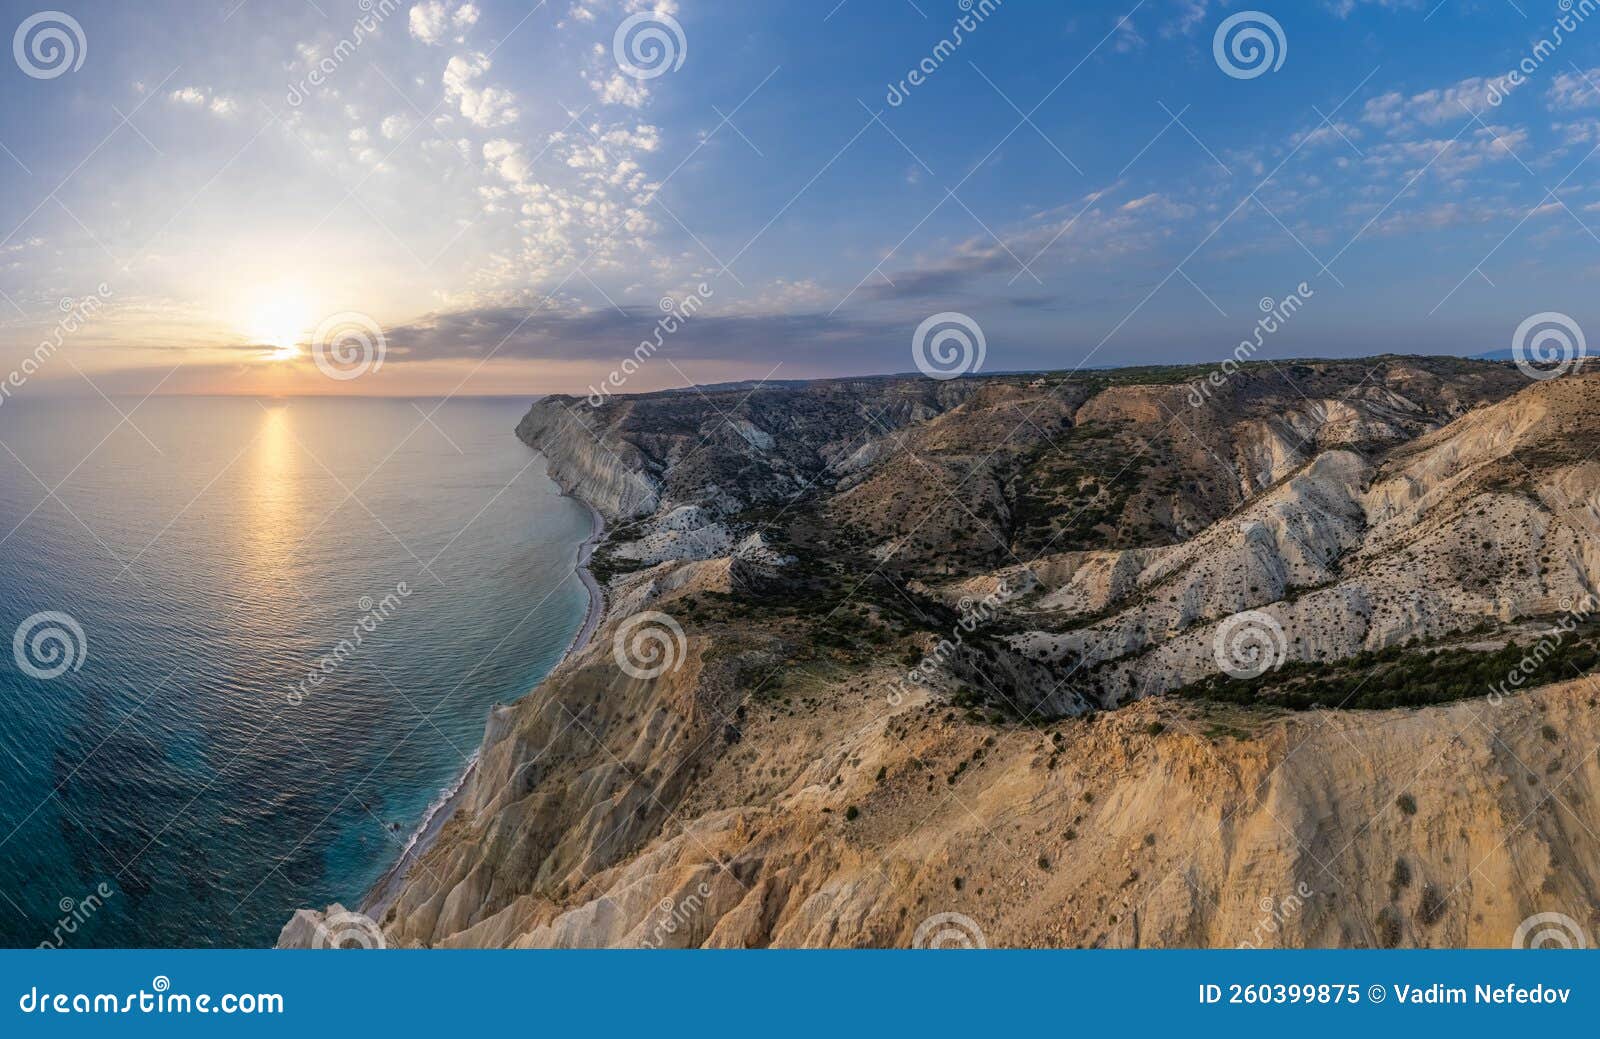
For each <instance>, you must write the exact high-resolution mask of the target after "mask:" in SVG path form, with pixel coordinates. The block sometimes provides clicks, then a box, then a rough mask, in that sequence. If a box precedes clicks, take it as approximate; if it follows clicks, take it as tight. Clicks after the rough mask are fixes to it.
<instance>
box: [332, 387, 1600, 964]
mask: <svg viewBox="0 0 1600 1039" xmlns="http://www.w3.org/2000/svg"><path fill="white" fill-rule="evenodd" d="M1275 367H1276V366H1272V367H1268V366H1260V367H1257V368H1253V369H1250V370H1248V371H1247V372H1245V373H1242V374H1241V376H1240V377H1239V378H1237V379H1236V380H1235V381H1234V382H1231V383H1229V384H1228V385H1227V386H1225V387H1223V388H1222V390H1221V392H1220V393H1219V394H1218V395H1217V396H1216V397H1214V398H1212V399H1208V400H1206V401H1205V402H1204V406H1202V407H1196V406H1194V405H1193V404H1192V403H1190V402H1188V401H1187V400H1186V397H1187V396H1189V394H1188V392H1187V390H1186V388H1185V385H1184V381H1183V379H1182V378H1174V377H1173V373H1170V372H1164V371H1163V372H1150V373H1142V372H1141V373H1106V374H1100V373H1096V374H1094V375H1093V376H1084V377H1068V378H1060V379H1057V378H1053V377H1048V376H1046V377H995V378H991V379H973V380H960V381H958V382H956V383H953V384H936V383H933V382H931V381H929V380H920V379H884V380H856V381H844V382H834V383H814V384H805V385H803V386H785V387H782V388H777V389H771V390H756V391H754V392H751V391H750V390H749V388H747V387H746V388H740V389H739V390H737V391H726V392H723V391H708V392H706V393H699V392H698V391H685V392H683V393H676V394H652V395H644V396H640V397H633V398H622V399H618V400H614V401H610V402H607V403H606V404H604V405H603V406H602V407H600V408H598V409H591V408H589V406H588V405H587V403H585V402H582V401H576V400H573V399H570V398H548V399H546V400H544V401H541V402H539V403H538V404H536V405H535V406H534V408H533V409H532V410H531V411H530V413H529V415H528V417H527V418H525V419H524V421H523V423H522V424H521V425H520V426H519V428H518V435H519V436H522V438H523V439H524V440H525V441H527V442H528V443H530V444H531V445H533V446H535V447H536V448H538V449H539V450H541V451H543V452H545V453H546V454H547V455H548V456H549V458H550V461H551V464H550V472H551V474H552V476H553V477H554V478H555V479H556V480H557V481H558V482H559V483H561V485H562V486H563V487H564V488H565V489H567V490H568V491H569V492H571V493H575V494H578V495H579V496H581V497H585V498H586V499H589V500H591V501H593V502H594V503H595V504H596V506H597V507H598V508H600V509H601V511H602V512H604V513H605V514H606V515H607V517H608V518H609V519H610V520H612V522H613V523H614V529H613V530H612V531H611V532H610V538H609V540H608V542H607V544H606V545H605V546H604V547H603V548H602V550H601V551H600V552H599V553H598V554H597V561H596V565H597V572H598V573H599V575H600V576H601V577H602V578H603V579H604V580H605V581H606V582H607V598H608V610H607V613H606V616H605V618H604V621H603V623H602V625H601V627H600V629H599V631H598V632H597V634H596V636H595V639H594V641H593V642H592V643H591V644H590V645H589V646H588V647H587V648H586V649H584V650H583V651H582V652H581V653H579V654H577V655H575V656H574V657H572V658H571V659H569V660H568V661H566V662H564V663H563V664H562V666H561V667H560V668H558V669H557V671H556V672H554V673H553V674H552V675H551V676H550V678H548V679H547V680H546V681H545V682H544V683H543V684H542V685H541V686H540V687H539V688H538V689H536V690H534V691H533V692H532V693H530V694H529V695H528V696H527V697H525V698H523V699H522V700H520V701H518V702H517V703H516V704H514V705H511V706H508V707H504V708H501V709H499V710H497V711H496V712H495V714H494V716H493V718H492V719H491V720H490V723H489V726H488V731H487V733H486V736H485V740H484V745H483V749H482V753H481V760H480V765H479V768H478V770H477V772H476V774H475V776H474V779H473V781H472V783H471V785H470V787H469V788H468V789H467V790H466V791H465V792H464V797H463V803H462V806H461V808H460V809H459V810H458V811H457V812H456V814H455V815H454V816H453V817H452V818H451V820H450V821H449V823H448V824H447V825H446V826H445V828H444V830H443V832H442V833H441V834H440V836H439V839H438V841H437V843H436V844H435V845H434V847H433V848H432V849H431V850H430V851H429V852H428V853H427V854H426V855H424V856H423V857H422V859H421V860H420V861H419V863H418V864H417V865H416V866H415V867H414V868H413V869H412V870H411V872H410V875H409V877H408V879H407V881H406V883H405V884H404V886H403V888H402V890H401V891H400V893H399V896H398V898H397V899H396V901H395V903H394V904H393V906H392V907H391V908H390V909H389V910H388V912H387V913H386V915H385V917H384V919H383V920H382V921H381V924H382V927H383V929H384V932H385V934H386V936H387V940H388V941H389V943H390V944H392V945H430V946H432V945H445V946H530V947H534V946H537V947H543V946H597V945H630V946H638V945H644V946H662V945H671V946H686V945H708V946H754V945H834V946H848V945H874V946H876V945H891V946H892V945H907V944H911V943H912V942H913V941H914V940H915V939H916V935H917V931H918V928H919V927H920V926H921V925H922V924H923V923H924V922H925V921H927V920H929V919H931V918H935V917H939V916H940V914H952V913H953V914H960V917H961V920H962V923H961V926H963V927H966V926H969V925H970V926H971V927H973V928H976V929H977V930H979V931H981V932H982V935H983V939H984V940H985V941H986V942H987V943H988V944H990V945H1066V946H1073V945H1111V946H1154V945H1165V946H1171V945H1234V944H1239V943H1251V944H1256V945H1290V946H1294V945H1398V944H1404V945H1490V946H1499V945H1504V944H1506V943H1508V942H1509V941H1510V940H1511V936H1512V933H1513V932H1514V931H1515V928H1516V925H1517V923H1518V922H1520V921H1521V920H1522V919H1524V918H1525V917H1527V916H1529V915H1530V914H1532V913H1535V912H1545V911H1555V912H1562V913H1565V914H1566V915H1569V916H1573V917H1575V918H1577V919H1579V920H1580V921H1581V922H1582V923H1583V924H1584V925H1585V926H1589V927H1591V928H1592V926H1593V924H1594V923H1595V919H1594V917H1593V915H1592V912H1593V911H1592V910H1591V909H1590V908H1589V907H1591V906H1593V905H1594V904H1595V899H1594V897H1593V895H1594V892H1595V891H1596V890H1597V884H1600V838H1596V836H1595V834H1596V832H1600V817H1597V813H1600V801H1597V797H1600V765H1597V763H1596V761H1595V758H1594V755H1593V753H1592V748H1593V747H1594V746H1596V745H1597V744H1600V710H1597V709H1596V692H1597V690H1596V689H1595V688H1593V683H1592V682H1591V680H1590V679H1588V678H1587V676H1586V675H1587V671H1588V669H1589V668H1590V667H1592V666H1593V664H1594V662H1595V660H1594V658H1595V655H1596V653H1600V649H1596V648H1595V641H1596V634H1595V633H1594V632H1593V631H1592V630H1591V628H1590V627H1589V626H1587V617H1586V616H1580V617H1578V623H1576V624H1575V625H1574V627H1573V628H1571V629H1562V628H1552V627H1551V626H1550V621H1551V617H1552V615H1553V614H1555V613H1557V612H1559V611H1560V610H1561V609H1562V597H1563V596H1565V597H1566V603H1565V605H1566V608H1567V609H1568V611H1569V612H1571V611H1572V609H1573V607H1574V604H1575V602H1576V601H1577V599H1576V598H1574V597H1578V596H1581V595H1583V594H1586V592H1588V591H1592V590H1593V584H1592V581H1593V577H1592V575H1593V574H1595V573H1597V572H1600V570H1597V569H1596V568H1595V567H1594V565H1593V560H1594V559H1595V545H1596V542H1597V537H1600V527H1595V528H1593V529H1591V528H1590V526H1588V525H1587V524H1586V519H1585V517H1586V516H1590V517H1591V518H1593V517H1596V516H1600V507H1597V504H1596V502H1597V499H1596V498H1595V492H1596V491H1597V490H1600V485H1596V484H1595V483H1594V481H1593V479H1592V478H1591V469H1592V468H1594V467H1592V466H1591V465H1590V464H1589V463H1587V462H1586V461H1585V451H1586V450H1588V448H1589V447H1591V446H1593V445H1588V444H1587V441H1585V440H1584V439H1583V435H1582V434H1583V430H1585V429H1591V428H1600V424H1597V423H1596V422H1594V421H1593V419H1594V418H1595V416H1592V415H1591V414H1590V411H1591V409H1592V408H1593V405H1592V404H1591V403H1590V401H1591V400H1594V399H1595V398H1597V397H1600V392H1597V391H1600V386H1596V385H1595V382H1594V380H1593V379H1592V378H1591V377H1588V376H1582V377H1575V378H1567V379H1562V380H1558V381H1556V382H1553V383H1550V384H1544V385H1539V386H1534V387H1532V388H1531V389H1526V388H1525V387H1526V386H1527V383H1526V380H1524V379H1522V377H1521V376H1519V375H1517V373H1515V372H1514V371H1512V370H1510V369H1508V368H1505V367H1503V366H1496V365H1487V364H1469V363H1464V362H1453V361H1443V360H1429V359H1418V358H1382V359H1377V360H1374V361H1367V362H1359V363H1339V362H1307V363H1305V364H1298V365H1291V366H1288V368H1287V369H1279V370H1277V371H1274V370H1272V368H1275ZM1519 390H1521V391H1522V392H1521V393H1517V391H1519ZM1513 394H1517V395H1516V396H1513ZM1517 473H1520V474H1521V475H1515V478H1513V476H1514V474H1517ZM591 493H592V494H593V495H595V496H596V497H593V498H591V497H590V495H591ZM1585 510H1588V511H1587V512H1586V511H1585ZM1408 532H1409V533H1408ZM1491 541H1492V542H1493V549H1492V551H1491V549H1489V548H1486V547H1485V544H1484V543H1485V542H1491ZM1502 564H1503V565H1502ZM1485 577H1487V579H1488V582H1489V584H1490V585H1491V586H1493V587H1490V588H1488V589H1485V588H1482V587H1480V582H1482V581H1483V580H1484V579H1485ZM1497 593H1501V597H1500V598H1499V599H1496V598H1495V595H1496V594H1497ZM1442 609H1449V610H1451V611H1455V612H1453V613H1450V614H1448V615H1441V614H1438V613H1437V612H1436V611H1439V610H1442ZM1238 611H1247V612H1250V611H1254V612H1260V613H1266V614H1267V615H1268V616H1271V617H1273V618H1274V619H1275V622H1276V623H1280V624H1282V625H1285V626H1286V627H1285V634H1284V640H1283V644H1282V645H1281V647H1278V649H1277V652H1279V653H1280V654H1281V659H1279V660H1278V661H1277V663H1278V665H1279V666H1280V667H1282V668H1283V670H1281V671H1278V670H1276V669H1272V668H1269V669H1267V670H1266V673H1265V674H1263V675H1258V676H1257V677H1254V678H1250V679H1245V680H1241V679H1235V678H1233V677H1231V676H1228V675H1223V676H1220V677H1219V676H1218V674H1217V671H1218V663H1217V661H1218V659H1219V658H1218V653H1217V652H1216V647H1217V645H1218V642H1217V631H1216V629H1217V627H1218V626H1219V625H1220V624H1221V623H1222V622H1223V621H1225V620H1227V619H1228V618H1229V617H1230V616H1231V615H1233V614H1236V613H1237V612H1238ZM1340 611H1344V612H1340ZM1351 611H1354V612H1351ZM1358 614H1359V615H1360V616H1361V618H1362V620H1361V624H1360V626H1359V627H1360V632H1359V634H1348V632H1354V631H1356V627H1355V626H1353V622H1350V621H1347V620H1345V619H1343V618H1345V617H1347V616H1355V615H1358ZM1388 616H1393V617H1395V618H1409V620H1406V621H1404V622H1400V621H1396V622H1388V621H1383V620H1382V619H1381V618H1383V617H1388ZM1375 631H1383V632H1386V634H1384V635H1382V637H1379V638H1376V644H1378V645H1381V646H1384V647H1386V648H1385V651H1384V654H1383V655H1382V657H1381V659H1380V658H1378V657H1374V658H1373V659H1372V660H1370V661H1369V660H1367V658H1366V656H1363V654H1367V653H1368V649H1367V647H1368V646H1369V641H1370V640H1372V639H1373V638H1374V636H1373V634H1372V633H1373V632H1375ZM1424 634H1426V635H1428V636H1430V637H1429V638H1426V639H1425V638H1419V637H1418V636H1419V635H1424ZM1402 642H1404V643H1405V646H1402V645H1401V643H1402ZM1508 642H1510V643H1511V645H1509V646H1508V645H1507V643H1508ZM1306 647H1314V648H1311V649H1307V648H1306ZM1319 650H1320V653H1321V655H1320V656H1319V655H1318V651H1319ZM1097 654H1098V655H1097ZM1369 655H1370V654H1369ZM1535 655H1537V656H1538V659H1539V662H1540V668H1543V670H1540V669H1533V670H1530V671H1529V674H1530V675H1534V676H1537V682H1535V681H1526V682H1522V681H1519V682H1518V683H1516V685H1517V687H1518V688H1528V687H1530V686H1532V685H1534V684H1540V683H1543V688H1540V689H1538V690H1537V691H1534V692H1531V693H1525V694H1523V695H1515V696H1506V695H1504V692H1503V689H1502V691H1499V692H1497V691H1496V690H1495V688H1494V687H1493V685H1492V684H1491V683H1488V682H1483V681H1480V679H1479V676H1480V674H1491V673H1493V672H1494V671H1495V669H1496V668H1498V669H1500V671H1501V673H1502V674H1503V673H1504V671H1505V669H1506V668H1512V669H1515V668H1517V667H1518V665H1519V658H1520V657H1523V656H1528V657H1532V656H1535ZM1464 660H1465V661H1468V662H1469V663H1467V664H1463V663H1462V661H1464ZM1324 661H1326V663H1323V662H1324ZM1364 661H1365V662H1364ZM1334 665H1337V666H1334ZM1558 667H1559V668H1560V669H1563V670H1559V671H1555V672H1554V673H1552V669H1556V668H1558ZM1318 668H1324V669H1325V670H1327V673H1328V674H1336V675H1340V676H1342V675H1343V672H1340V671H1339V670H1338V669H1339V668H1354V669H1357V670H1356V671H1353V672H1352V673H1351V675H1350V682H1349V684H1348V686H1343V687H1339V689H1340V693H1339V695H1338V696H1332V695H1330V693H1329V682H1328V681H1324V679H1323V678H1322V677H1319V676H1321V675H1322V674H1323V671H1319V670H1318ZM1404 668H1420V669H1421V671H1420V672H1418V673H1419V674H1422V676H1423V677H1422V678H1419V679H1418V680H1417V682H1416V683H1415V684H1416V685H1417V687H1418V689H1419V690H1421V691H1423V692H1426V694H1427V695H1425V696H1421V699H1419V700H1416V701H1410V700H1407V701H1402V702H1424V703H1426V702H1434V701H1445V700H1448V701H1454V702H1448V703H1442V704H1441V705H1439V706H1431V707H1425V708H1421V709H1405V710H1381V711H1357V710H1331V709H1326V708H1316V709H1311V710H1296V711H1291V710H1286V709H1285V707H1287V706H1297V707H1305V706H1307V704H1308V703H1310V702H1313V700H1315V702H1318V703H1325V704H1328V705H1329V706H1330V707H1331V706H1334V705H1337V704H1339V703H1342V702H1345V699H1346V697H1345V696H1344V693H1345V692H1346V691H1348V692H1349V697H1348V698H1349V699H1353V700H1354V701H1356V702H1365V697H1366V695H1367V693H1366V692H1365V691H1363V686H1365V685H1366V684H1367V683H1368V682H1371V683H1372V685H1373V687H1374V688H1376V687H1378V686H1383V687H1385V688H1388V687H1389V686H1391V685H1394V684H1395V682H1394V675H1393V674H1391V672H1392V671H1394V670H1395V669H1404ZM1430 669H1431V670H1430ZM1438 672H1443V673H1448V674H1450V675H1452V676H1454V677H1453V678H1452V680H1451V681H1444V680H1442V679H1439V678H1438V675H1437V674H1436V673H1438ZM1409 674H1411V672H1403V673H1402V674H1401V680H1400V682H1399V685H1400V686H1402V687H1406V688H1409V687H1408V686H1406V683H1407V682H1408V681H1410V679H1409V678H1408V677H1407V675H1409ZM1152 678H1153V679H1154V680H1153V681H1152V680H1151V679H1152ZM1561 678H1567V679H1571V680H1570V681H1564V682H1563V681H1555V679H1561ZM1208 682H1210V683H1212V684H1210V685H1207V683H1208ZM1318 682H1321V683H1322V684H1320V685H1318V684H1316V683H1318ZM1386 683H1387V685H1386ZM1452 683H1453V684H1452ZM1552 683H1553V684H1552ZM1503 684H1504V683H1502V686H1503ZM1164 689H1165V690H1174V689H1176V690H1178V691H1179V692H1180V693H1181V698H1173V697H1170V696H1149V697H1148V698H1145V699H1139V697H1140V696H1141V695H1144V694H1149V693H1153V692H1159V691H1161V690H1164ZM1419 695H1421V693H1420V692H1419ZM1230 700H1238V701H1240V702H1239V703H1234V702H1230ZM1111 708H1116V709H1111ZM302 923H304V921H302Z"/></svg>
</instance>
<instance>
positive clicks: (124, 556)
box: [0, 397, 589, 947]
mask: <svg viewBox="0 0 1600 1039" xmlns="http://www.w3.org/2000/svg"><path fill="white" fill-rule="evenodd" d="M435 403H436V402H435V401H429V400H416V401H410V400H361V399H353V398H339V399H308V398H292V399H285V400H260V401H257V400H254V399H244V398H152V399H151V400H149V401H148V402H146V403H144V404H143V406H141V407H139V408H138V410H137V412H135V413H133V414H132V417H131V424H129V423H123V421H122V416H121V415H120V414H119V413H118V409H121V410H122V411H124V412H126V411H128V410H129V409H131V408H133V407H134V406H135V405H136V404H138V401H137V400H129V399H122V398H118V399H116V400H115V401H114V402H112V403H108V402H107V401H105V400H102V399H99V398H94V399H85V400H70V401H61V400H46V399H43V398H35V399H29V398H26V397H23V398H20V399H12V400H9V401H6V402H5V403H4V404H3V406H0V445H3V447H0V538H3V539H4V540H3V543H0V944H4V945H8V946H33V945H37V944H39V943H40V942H42V941H46V940H51V941H54V940H55V938H56V935H57V931H58V927H59V924H60V921H61V920H62V919H63V918H83V919H82V922H81V923H75V924H74V925H73V926H74V927H75V928H76V929H75V931H72V932H71V933H68V932H66V931H62V932H61V936H62V938H63V939H64V944H66V945H68V946H79V947H89V946H169V945H180V946H237V945H269V944H271V943H272V942H273V941H274V940H275V939H276V937H277V932H278V929H279V928H280V927H281V926H282V925H283V923H284V922H285V920H287V918H288V916H289V913H290V912H291V911H292V910H293V909H294V908H295V907H297V906H318V907H321V906H323V905H326V904H327V903H329V902H331V901H335V900H340V901H343V902H344V903H345V904H346V905H350V906H352V907H353V906H354V905H355V903H356V902H357V901H358V900H359V899H360V897H361V896H362V895H363V894H364V893H365V892H366V890H367V889H368V888H369V887H370V886H371V885H372V884H373V883H374V882H375V881H376V880H377V878H378V877H379V876H381V875H382V873H383V872H384V870H385V869H386V868H387V867H388V866H389V865H390V864H391V863H393V862H394V861H395V860H396V858H397V857H398V855H399V853H400V850H401V848H402V846H403V845H404V843H405V841H406V840H407V839H408V838H409V837H410V835H411V834H412V832H413V830H414V829H415V827H416V826H417V824H418V823H419V822H420V821H421V819H422V817H423V816H424V815H425V813H426V812H427V809H428V807H429V805H430V804H431V803H432V802H433V801H434V800H435V798H437V797H438V795H439V794H440V792H441V790H442V789H444V788H445V787H446V786H448V785H449V784H450V783H451V782H452V781H453V780H454V779H455V778H456V777H457V776H458V775H459V773H460V772H461V770H462V769H463V768H464V767H465V765H466V763H467V760H468V758H469V756H470V755H471V754H472V753H473V751H474V750H475V749H476V747H477V744H478V741H479V738H480V737H481V735H482V732H483V724H484V720H485V718H486V716H487V713H488V710H489V708H490V705H492V704H494V703H496V702H503V701H508V700H512V699H515V698H516V697H518V696H520V695H522V694H523V693H525V692H526V691H527V690H528V689H529V688H531V687H532V686H533V685H534V684H535V683H536V682H537V681H538V680H539V679H540V678H542V677H543V676H544V674H545V673H546V672H547V671H548V670H549V669H550V668H551V667H553V666H554V665H555V663H556V662H557V661H558V660H559V658H560V656H561V654H562V652H563V651H564V650H565V649H566V647H567V645H568V643H569V641H570V640H571V638H572V637H573V634H574V633H575V632H576V630H577V628H578V626H579V624H580V623H581V621H582V618H583V614H584V611H585V610H586V608H587V605H588V600H587V596H586V595H585V593H584V590H583V587H582V585H581V583H580V582H579V580H578V579H577V577H576V576H574V575H573V561H574V554H575V551H576V548H577V545H578V544H579V543H580V542H581V541H582V540H583V539H584V538H585V537H586V536H587V534H588V532H589V516H588V513H587V511H586V510H585V509H584V507H583V506H582V505H581V504H579V503H578V502H575V501H573V500H571V499H567V498H563V497H561V496H560V493H559V491H558V490H557V489H556V487H555V485H554V484H553V483H551V481H550V480H549V478H548V477H547V476H546V474H545V467H544V461H543V459H542V458H541V457H539V456H538V455H536V454H535V453H534V452H533V451H531V450H529V449H528V448H527V447H526V446H524V445H523V444H522V443H520V442H519V441H518V440H517V439H516V437H515V436H514V435H513V432H512V430H513V427H514V426H515V425H516V422H517V419H518V418H519V417H520V415H521V414H522V412H523V411H524V409H525V408H526V407H527V402H526V401H522V400H517V401H512V400H482V399H479V400H452V401H449V402H447V403H446V404H445V405H444V406H443V408H442V409H441V410H440V411H439V412H438V414H437V415H435V416H434V417H433V420H432V423H431V424H430V423H428V422H425V421H424V419H423V412H424V411H427V410H431V409H432V408H433V407H434V405H435ZM419 409H421V410H419ZM119 423H120V425H119ZM52 489H53V490H54V494H53V495H51V494H50V491H51V490H52ZM39 614H56V615H59V614H64V615H65V617H64V618H63V617H61V616H44V617H38V616H37V615H39ZM30 618H33V620H32V621H31V623H30V621H29V619H30ZM80 633H81V634H80ZM17 639H20V640H21V641H20V643H18V642H17ZM74 664H75V665H76V667H75V668H74V667H73V666H72V665H74ZM57 671H60V672H61V673H60V674H59V675H55V676H54V677H51V675H52V674H53V673H54V672H57ZM296 701H298V702H296ZM102 885H104V888H103V889H102ZM100 890H107V891H109V892H111V894H110V896H109V897H107V898H105V899H104V903H105V904H104V906H103V907H100V908H97V909H94V910H93V911H92V912H90V910H89V907H90V906H92V905H93V903H94V899H91V898H90V897H89V896H91V895H94V894H95V893H96V892H98V891H100ZM96 897H98V896H97V895H96Z"/></svg>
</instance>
